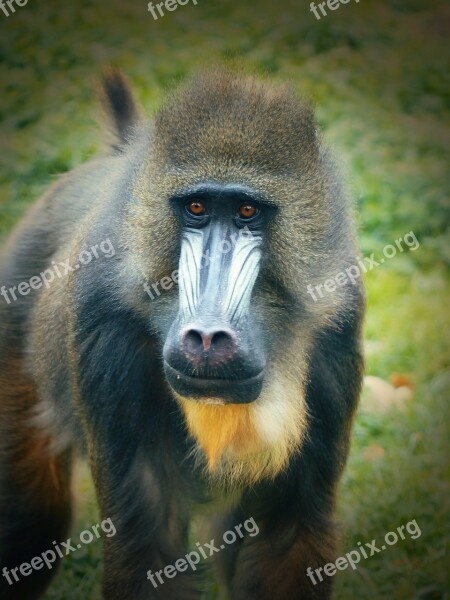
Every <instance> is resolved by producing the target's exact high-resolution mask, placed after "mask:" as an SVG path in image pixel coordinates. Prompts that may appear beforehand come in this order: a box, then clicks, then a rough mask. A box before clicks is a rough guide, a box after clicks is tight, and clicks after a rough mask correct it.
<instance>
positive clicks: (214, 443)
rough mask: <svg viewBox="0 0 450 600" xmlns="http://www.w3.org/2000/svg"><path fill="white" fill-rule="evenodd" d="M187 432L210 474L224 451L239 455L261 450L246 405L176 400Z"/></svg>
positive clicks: (250, 409) (250, 408) (249, 411)
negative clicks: (184, 419)
mask: <svg viewBox="0 0 450 600" xmlns="http://www.w3.org/2000/svg"><path fill="white" fill-rule="evenodd" d="M179 400H180V402H181V405H182V407H183V411H184V413H185V416H186V423H187V426H188V429H189V432H190V433H191V435H192V436H194V437H195V438H196V439H197V441H198V443H199V444H200V446H201V447H202V449H203V450H204V452H205V454H206V456H207V457H208V467H209V469H211V470H213V469H214V468H215V467H216V465H217V463H218V461H219V459H220V458H221V456H222V455H223V454H224V452H226V451H227V450H230V451H231V452H233V453H234V454H237V455H242V454H247V453H251V452H256V451H257V450H258V448H259V446H260V437H259V435H258V432H257V429H256V426H255V423H254V420H253V410H252V407H251V406H249V405H248V404H223V405H213V404H200V403H198V402H195V401H193V400H186V399H185V398H179Z"/></svg>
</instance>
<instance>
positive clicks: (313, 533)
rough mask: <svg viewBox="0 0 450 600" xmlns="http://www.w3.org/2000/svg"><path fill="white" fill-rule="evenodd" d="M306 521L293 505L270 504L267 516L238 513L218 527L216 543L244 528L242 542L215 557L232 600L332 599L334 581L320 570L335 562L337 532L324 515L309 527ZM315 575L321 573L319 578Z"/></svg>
mask: <svg viewBox="0 0 450 600" xmlns="http://www.w3.org/2000/svg"><path fill="white" fill-rule="evenodd" d="M268 504H269V503H268ZM304 508H305V507H304ZM323 508H324V507H323ZM252 513H253V514H252ZM253 515H254V516H253ZM305 516H306V515H305V512H303V514H302V512H301V510H298V511H297V510H293V506H292V505H291V506H289V505H288V504H284V505H281V504H280V505H279V506H278V507H276V506H275V505H274V504H273V503H272V505H271V506H270V504H269V506H268V510H263V511H261V510H258V508H256V507H254V508H253V509H251V508H250V509H248V508H246V510H245V513H244V512H241V511H238V513H236V514H234V515H233V516H232V517H231V518H230V519H228V521H227V523H226V524H225V523H223V524H222V525H221V526H220V529H221V530H223V531H222V532H221V533H219V530H218V529H216V532H217V538H216V539H220V537H221V535H223V532H224V531H226V530H229V531H232V530H236V529H235V528H236V526H238V527H239V524H240V523H241V524H243V525H244V526H243V527H242V526H241V527H240V530H241V532H242V534H244V535H243V537H241V536H240V539H239V538H238V539H237V540H236V542H235V543H234V544H231V545H230V546H228V547H226V548H225V550H224V551H223V552H221V553H220V554H218V555H217V557H216V560H217V561H218V567H219V571H220V573H221V575H222V578H223V579H224V581H225V583H226V585H227V588H228V591H229V593H230V597H231V598H232V600H285V599H286V598H289V599H291V598H292V600H328V599H329V598H331V596H332V585H333V580H332V578H330V577H327V576H326V575H324V573H323V567H324V565H326V564H327V563H328V562H330V561H334V560H335V558H336V539H335V538H336V536H335V529H334V526H333V524H332V523H331V522H330V521H329V520H328V519H327V518H325V517H324V514H320V515H319V514H318V513H317V515H315V517H316V518H314V517H313V518H310V519H308V520H309V522H307V520H305ZM311 516H312V515H310V517H311ZM248 519H249V520H248ZM250 521H251V523H250ZM247 526H248V527H247ZM255 529H256V531H257V533H255ZM315 569H321V570H320V576H318V575H317V574H316V573H315Z"/></svg>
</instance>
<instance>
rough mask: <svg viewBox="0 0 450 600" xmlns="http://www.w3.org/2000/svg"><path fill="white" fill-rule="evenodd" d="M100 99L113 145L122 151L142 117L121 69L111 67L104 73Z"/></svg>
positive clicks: (100, 87) (100, 86)
mask: <svg viewBox="0 0 450 600" xmlns="http://www.w3.org/2000/svg"><path fill="white" fill-rule="evenodd" d="M98 97H99V99H100V103H101V106H102V108H103V112H104V114H105V116H106V119H107V124H108V129H109V131H110V133H111V134H112V136H113V140H112V142H111V145H112V147H113V148H114V149H115V150H118V151H121V149H122V148H123V146H125V145H126V144H127V143H128V142H129V140H130V137H131V136H132V133H133V129H134V128H135V126H136V125H137V124H138V123H139V121H140V120H141V118H142V117H141V111H140V108H139V106H138V104H137V102H136V100H135V98H134V95H133V93H132V91H131V88H130V85H129V83H128V81H127V79H126V77H125V75H124V74H123V73H122V71H121V70H120V69H117V68H113V67H109V68H108V69H105V70H104V71H103V75H102V77H101V79H100V85H99V86H98Z"/></svg>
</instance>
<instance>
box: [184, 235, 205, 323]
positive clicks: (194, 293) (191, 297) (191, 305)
mask: <svg viewBox="0 0 450 600" xmlns="http://www.w3.org/2000/svg"><path fill="white" fill-rule="evenodd" d="M203 239H204V235H203V231H202V230H201V229H197V230H192V231H189V232H188V233H185V234H184V235H183V238H182V240H181V254H180V263H179V269H178V276H179V280H178V285H179V294H180V312H181V313H182V314H183V315H184V317H185V318H186V319H188V318H189V317H193V316H194V315H195V312H196V308H197V306H198V302H199V298H200V269H201V262H202V253H203Z"/></svg>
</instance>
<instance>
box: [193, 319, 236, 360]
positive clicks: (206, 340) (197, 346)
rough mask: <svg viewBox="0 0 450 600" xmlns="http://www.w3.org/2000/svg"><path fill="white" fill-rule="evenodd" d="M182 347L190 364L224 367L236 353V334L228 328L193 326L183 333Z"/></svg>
mask: <svg viewBox="0 0 450 600" xmlns="http://www.w3.org/2000/svg"><path fill="white" fill-rule="evenodd" d="M181 347H182V350H183V353H184V355H185V357H186V358H187V359H188V360H189V361H190V362H193V363H195V364H200V363H204V362H207V363H208V365H209V366H215V365H223V364H224V363H226V362H227V361H228V360H230V359H231V358H232V357H233V356H234V354H235V353H236V350H237V340H236V334H235V333H234V331H233V330H232V329H229V328H227V327H208V328H206V327H199V326H193V327H189V328H187V329H186V330H185V331H184V332H183V335H182V339H181Z"/></svg>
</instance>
